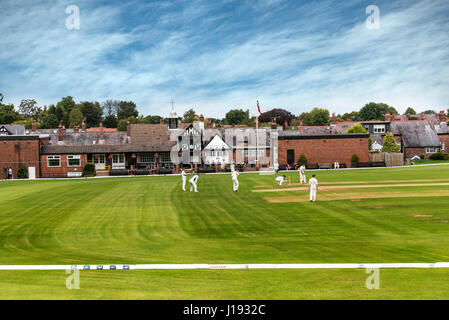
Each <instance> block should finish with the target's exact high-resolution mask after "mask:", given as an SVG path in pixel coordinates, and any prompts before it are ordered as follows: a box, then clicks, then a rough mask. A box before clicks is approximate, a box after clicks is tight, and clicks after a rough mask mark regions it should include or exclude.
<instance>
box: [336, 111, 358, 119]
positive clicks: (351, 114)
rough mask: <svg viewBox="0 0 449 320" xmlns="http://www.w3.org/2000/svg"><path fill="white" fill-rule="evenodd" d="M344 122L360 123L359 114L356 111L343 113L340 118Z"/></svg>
mask: <svg viewBox="0 0 449 320" xmlns="http://www.w3.org/2000/svg"><path fill="white" fill-rule="evenodd" d="M341 117H342V118H343V120H344V121H346V120H351V121H362V117H360V113H359V112H358V111H352V112H349V113H345V114H343V115H342V116H341Z"/></svg>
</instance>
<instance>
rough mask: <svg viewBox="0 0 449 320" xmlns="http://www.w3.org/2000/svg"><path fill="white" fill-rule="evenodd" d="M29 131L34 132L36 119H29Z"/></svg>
mask: <svg viewBox="0 0 449 320" xmlns="http://www.w3.org/2000/svg"><path fill="white" fill-rule="evenodd" d="M31 131H32V132H36V120H34V119H33V121H31Z"/></svg>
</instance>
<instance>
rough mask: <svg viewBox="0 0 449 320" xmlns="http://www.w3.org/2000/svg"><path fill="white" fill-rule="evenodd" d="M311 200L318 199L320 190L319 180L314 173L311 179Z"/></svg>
mask: <svg viewBox="0 0 449 320" xmlns="http://www.w3.org/2000/svg"><path fill="white" fill-rule="evenodd" d="M309 191H310V202H315V201H316V192H317V191H318V180H317V179H316V178H315V175H314V174H312V178H311V179H310V180H309Z"/></svg>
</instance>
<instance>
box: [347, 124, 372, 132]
mask: <svg viewBox="0 0 449 320" xmlns="http://www.w3.org/2000/svg"><path fill="white" fill-rule="evenodd" d="M346 133H368V131H366V129H365V128H364V127H362V126H361V125H360V124H356V125H355V126H352V127H351V128H349V129H348V130H347V131H346Z"/></svg>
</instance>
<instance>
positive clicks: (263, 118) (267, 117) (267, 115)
mask: <svg viewBox="0 0 449 320" xmlns="http://www.w3.org/2000/svg"><path fill="white" fill-rule="evenodd" d="M295 118H296V117H295V115H293V114H291V113H290V112H289V111H287V110H284V109H272V110H269V111H267V112H264V113H262V114H261V115H260V116H259V122H262V123H263V122H271V121H272V120H273V119H274V120H275V122H276V123H277V124H279V125H281V126H283V125H284V124H285V122H287V124H288V125H290V123H291V121H292V120H293V119H295Z"/></svg>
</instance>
